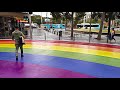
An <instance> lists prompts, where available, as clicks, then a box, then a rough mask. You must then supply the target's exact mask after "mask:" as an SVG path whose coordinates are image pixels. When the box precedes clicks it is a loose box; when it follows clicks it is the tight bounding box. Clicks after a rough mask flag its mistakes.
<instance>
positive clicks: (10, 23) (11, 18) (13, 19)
mask: <svg viewBox="0 0 120 90" xmlns="http://www.w3.org/2000/svg"><path fill="white" fill-rule="evenodd" d="M28 15H29V14H28V13H27V12H0V39H3V38H10V37H11V34H12V32H13V31H14V30H15V26H16V25H18V26H19V28H20V27H21V26H20V22H19V21H21V20H23V18H24V16H28Z"/></svg>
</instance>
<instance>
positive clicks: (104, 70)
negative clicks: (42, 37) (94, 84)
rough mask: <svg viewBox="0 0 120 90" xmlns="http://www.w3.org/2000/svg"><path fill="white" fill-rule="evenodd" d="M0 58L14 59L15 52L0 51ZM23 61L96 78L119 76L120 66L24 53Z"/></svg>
mask: <svg viewBox="0 0 120 90" xmlns="http://www.w3.org/2000/svg"><path fill="white" fill-rule="evenodd" d="M0 60H8V61H15V53H8V52H7V53H6V52H0ZM23 61H24V62H27V63H34V64H39V65H47V66H51V67H55V68H62V69H66V70H71V71H74V72H80V73H83V74H87V75H91V76H94V77H98V78H120V68H118V67H114V66H109V65H104V64H98V63H93V62H87V61H82V60H76V59H68V58H62V57H56V56H47V55H32V54H25V57H24V58H23Z"/></svg>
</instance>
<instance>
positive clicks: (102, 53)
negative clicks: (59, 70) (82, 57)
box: [0, 44, 120, 59]
mask: <svg viewBox="0 0 120 90" xmlns="http://www.w3.org/2000/svg"><path fill="white" fill-rule="evenodd" d="M0 47H8V48H15V46H14V44H2V45H0ZM24 48H31V49H32V48H33V49H34V48H37V49H44V50H58V51H66V52H76V53H83V54H91V55H99V56H106V57H112V58H119V59H120V53H117V52H109V51H102V50H94V49H88V48H86V49H85V48H74V47H65V46H49V45H36V44H32V45H31V44H27V45H24Z"/></svg>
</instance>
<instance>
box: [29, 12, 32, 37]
mask: <svg viewBox="0 0 120 90" xmlns="http://www.w3.org/2000/svg"><path fill="white" fill-rule="evenodd" d="M29 24H30V39H32V24H31V14H29Z"/></svg>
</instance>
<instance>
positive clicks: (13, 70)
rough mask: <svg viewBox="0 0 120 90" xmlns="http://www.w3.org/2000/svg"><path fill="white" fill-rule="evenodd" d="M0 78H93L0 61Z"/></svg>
mask: <svg viewBox="0 0 120 90" xmlns="http://www.w3.org/2000/svg"><path fill="white" fill-rule="evenodd" d="M0 78H95V77H92V76H89V75H86V74H80V73H77V72H72V71H69V70H64V69H58V68H52V67H49V66H44V65H36V64H28V63H23V62H18V63H17V62H12V61H5V60H0Z"/></svg>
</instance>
